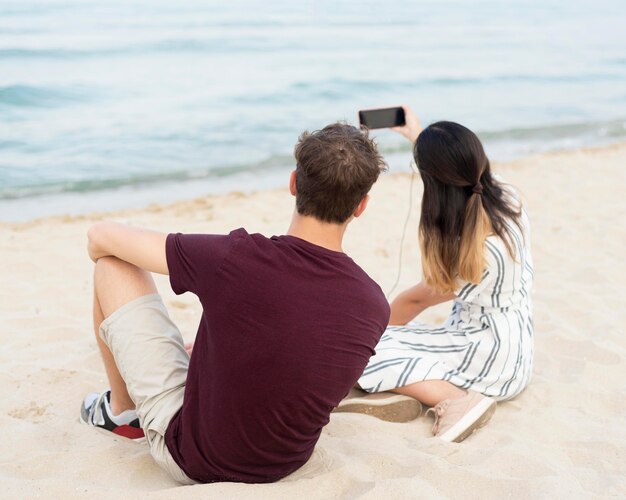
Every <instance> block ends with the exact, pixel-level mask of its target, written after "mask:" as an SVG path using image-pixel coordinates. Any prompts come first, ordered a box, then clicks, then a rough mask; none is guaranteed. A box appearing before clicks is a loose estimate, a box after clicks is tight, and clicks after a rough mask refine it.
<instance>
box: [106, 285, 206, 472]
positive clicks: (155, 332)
mask: <svg viewBox="0 0 626 500" xmlns="http://www.w3.org/2000/svg"><path fill="white" fill-rule="evenodd" d="M100 337H101V338H102V340H104V342H105V343H106V345H108V346H109V349H110V350H111V352H112V353H113V357H114V358H115V363H116V364H117V368H118V369H119V371H120V374H121V375H122V377H123V379H124V381H125V382H126V386H127V387H128V394H130V397H131V398H132V400H133V401H134V402H135V405H136V406H137V415H138V416H139V422H140V423H141V427H142V428H143V430H144V432H145V434H146V439H147V441H148V445H149V446H150V453H151V454H152V457H153V458H154V460H155V461H156V463H157V464H159V465H160V466H161V467H162V468H163V469H165V470H166V471H167V472H168V473H169V474H170V476H171V477H172V478H174V479H175V480H176V481H177V482H179V483H182V484H194V483H195V481H193V480H192V479H190V478H189V477H187V476H186V475H185V473H184V472H183V471H182V470H181V468H180V467H179V466H178V465H177V464H176V462H175V461H174V459H173V458H172V455H171V454H170V452H169V450H168V449H167V446H166V445H165V430H166V429H167V426H168V424H169V423H170V420H171V419H172V417H173V416H174V415H175V414H176V412H177V411H178V410H179V409H180V408H181V407H182V406H183V394H184V392H185V381H186V379H187V369H188V367H189V355H188V354H187V351H185V345H184V342H183V337H182V335H181V334H180V331H179V330H178V328H177V327H176V325H175V324H174V323H173V322H172V320H171V319H170V317H169V315H168V313H167V309H166V308H165V304H163V301H162V300H161V296H160V295H158V294H152V295H144V296H142V297H139V298H137V299H135V300H133V301H131V302H129V303H128V304H125V305H123V306H122V307H120V308H119V309H118V310H117V311H115V312H114V313H113V314H111V316H109V317H108V318H106V319H105V320H104V321H103V322H102V324H101V325H100Z"/></svg>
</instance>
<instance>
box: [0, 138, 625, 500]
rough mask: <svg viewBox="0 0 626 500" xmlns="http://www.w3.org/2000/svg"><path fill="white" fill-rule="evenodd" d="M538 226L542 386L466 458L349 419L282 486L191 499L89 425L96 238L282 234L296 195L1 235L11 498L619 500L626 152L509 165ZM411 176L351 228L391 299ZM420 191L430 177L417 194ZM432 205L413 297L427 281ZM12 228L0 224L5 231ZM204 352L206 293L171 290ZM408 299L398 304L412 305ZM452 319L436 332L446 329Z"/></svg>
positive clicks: (500, 168)
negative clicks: (112, 230)
mask: <svg viewBox="0 0 626 500" xmlns="http://www.w3.org/2000/svg"><path fill="white" fill-rule="evenodd" d="M494 168H495V170H496V171H497V172H499V173H500V174H501V175H503V176H504V177H505V178H506V179H507V180H508V181H509V182H511V183H513V184H515V185H517V186H518V187H519V188H520V189H521V191H522V193H523V194H524V196H525V198H526V200H527V208H528V211H529V213H530V217H531V221H532V224H533V236H532V241H533V249H534V258H535V268H536V269H535V271H536V273H535V274H536V284H535V290H534V301H535V331H536V357H535V369H534V378H533V380H532V382H531V384H530V386H529V388H528V389H527V390H526V391H525V392H524V393H523V394H522V395H521V396H519V397H518V398H517V399H515V400H514V401H510V402H507V403H503V404H500V405H499V407H498V411H497V412H496V415H495V416H494V418H493V420H492V421H491V422H490V424H489V425H488V426H487V427H486V428H484V429H482V430H480V431H479V432H477V433H476V434H474V435H473V436H471V437H470V438H469V439H468V440H467V441H465V442H463V443H460V444H448V443H443V442H439V441H438V440H436V439H434V438H432V437H430V426H431V420H430V419H427V418H423V417H422V418H419V419H418V420H416V421H414V422H411V423H407V424H392V423H385V422H382V421H378V420H376V419H374V418H370V417H367V416H363V415H354V414H336V415H332V418H331V422H330V424H329V425H328V426H327V427H326V428H325V429H324V432H323V434H322V437H321V439H320V441H319V443H318V445H317V448H316V451H315V453H314V456H313V458H312V459H311V460H310V462H309V463H308V464H307V465H305V466H304V467H303V468H302V469H301V470H300V471H298V472H296V473H295V474H293V475H292V476H290V477H288V478H286V479H284V480H283V481H280V482H278V483H276V484H270V485H244V484H227V483H224V484H209V485H198V486H191V487H179V486H177V485H176V484H175V483H173V482H172V481H171V480H170V479H168V477H167V476H166V475H165V474H164V473H163V472H161V471H160V469H159V468H158V467H157V466H156V465H155V464H154V463H153V461H152V460H151V458H150V455H149V453H148V449H147V447H146V445H141V444H136V443H133V442H127V441H124V440H123V439H121V438H113V437H112V436H110V435H106V434H104V433H100V432H96V431H95V430H94V429H92V428H89V427H87V426H83V425H80V424H79V423H78V421H77V417H78V409H79V404H80V401H81V398H82V397H83V395H84V394H85V393H87V392H91V391H94V390H101V389H102V388H104V387H105V386H106V382H105V377H104V370H103V367H102V364H101V362H100V359H99V356H98V352H97V350H96V344H95V341H94V338H93V333H92V330H91V319H90V307H91V283H92V278H91V271H92V263H91V261H90V260H89V258H88V257H87V254H86V251H85V245H86V238H85V233H86V231H87V228H88V227H89V225H90V224H91V223H93V222H94V221H95V220H100V219H102V218H107V219H113V220H117V221H125V222H128V223H132V224H135V225H141V226H146V227H150V228H153V229H157V230H162V231H182V232H215V233H223V232H227V231H229V230H231V229H233V228H236V227H239V226H245V227H246V228H247V229H248V231H250V232H255V231H258V232H262V233H264V234H267V235H271V234H281V233H282V232H284V231H285V230H286V228H287V225H288V223H289V219H290V214H291V209H292V206H293V199H292V198H291V197H290V196H289V195H288V192H287V190H286V189H279V190H273V191H266V192H258V193H253V194H250V195H243V194H237V193H231V194H228V195H223V196H212V197H208V198H205V199H198V200H191V201H186V202H182V203H177V204H174V205H171V206H158V205H154V206H150V207H147V208H145V209H143V210H133V211H124V212H116V213H111V214H101V215H91V216H86V217H80V218H69V217H56V218H49V219H44V220H38V221H33V222H28V223H23V224H13V225H9V224H0V277H1V278H2V283H3V286H2V288H0V496H2V497H6V498H29V497H37V496H38V497H43V498H48V497H51V498H64V499H65V498H85V496H86V495H89V496H90V497H96V498H137V497H140V498H144V497H145V498H164V499H165V498H167V499H170V498H201V497H202V498H205V497H217V498H293V497H296V496H298V497H301V498H323V499H330V498H355V497H358V498H371V499H378V498H433V497H447V498H473V497H484V498H503V497H510V498H565V497H567V498H570V499H571V498H590V497H591V498H594V497H595V498H602V497H619V496H626V364H625V359H624V358H625V355H626V337H625V335H624V326H623V325H625V324H626V307H625V306H624V301H625V300H626V294H625V292H624V290H623V289H624V278H626V264H625V263H624V255H625V249H626V199H625V197H624V194H623V190H624V187H626V174H625V172H626V144H623V145H616V146H611V147H606V148H598V149H585V150H577V151H571V152H562V153H552V154H546V155H541V156H534V157H529V158H525V159H522V160H519V161H514V162H511V163H507V164H499V165H498V164H497V165H495V166H494ZM409 186H410V175H408V174H407V175H401V174H400V175H386V176H384V177H383V178H382V179H381V180H380V182H379V183H378V184H377V185H376V186H375V188H374V190H373V192H372V199H371V203H370V206H369V207H368V210H367V211H366V213H365V214H364V215H363V216H362V218H360V219H358V220H357V221H355V222H354V223H353V224H352V227H351V228H350V229H349V232H348V235H347V239H346V242H345V249H346V251H347V252H348V253H349V254H350V255H351V256H353V258H354V259H355V260H356V261H357V262H358V263H360V264H361V265H362V267H364V269H365V270H366V271H367V272H369V273H370V275H371V276H372V277H373V278H374V279H375V280H377V281H378V282H379V283H380V284H381V286H382V287H383V289H384V290H385V291H389V289H390V288H391V286H392V284H393V282H394V281H395V279H396V274H397V269H398V254H399V246H400V235H401V232H402V226H403V223H404V219H405V217H406V214H407V210H408V202H409ZM420 192H421V182H420V181H419V179H416V182H415V184H414V197H415V199H419V195H420ZM418 205H419V204H418V203H414V204H413V211H412V216H411V218H410V221H409V226H408V227H409V229H408V231H407V237H406V241H405V245H404V254H403V259H402V260H403V263H402V274H401V279H400V285H399V287H398V290H397V291H399V290H401V289H402V288H403V287H406V286H409V285H411V284H413V283H414V282H416V281H417V280H418V279H419V274H420V270H419V258H418V252H417V244H416V228H417V221H418V218H417V216H418V208H419V206H418ZM0 218H1V217H0ZM157 285H158V286H159V288H160V290H161V291H162V292H163V295H164V298H165V302H166V304H167V305H168V307H169V308H170V311H171V314H172V316H173V318H174V320H175V321H176V322H177V323H178V324H179V325H180V327H181V328H182V331H183V333H184V336H185V338H186V339H187V340H191V339H193V336H194V334H195V329H196V325H197V321H198V317H199V310H200V309H199V304H198V302H197V301H196V299H195V297H194V296H191V295H188V296H182V297H176V296H175V295H174V294H173V292H171V290H170V289H169V287H168V284H167V280H166V279H165V278H163V277H159V278H158V279H157ZM397 291H396V293H397ZM447 310H448V306H447V305H442V306H438V307H437V308H436V309H434V310H432V311H427V312H426V313H425V314H424V318H425V319H427V320H430V321H441V320H443V319H444V317H445V315H446V313H447Z"/></svg>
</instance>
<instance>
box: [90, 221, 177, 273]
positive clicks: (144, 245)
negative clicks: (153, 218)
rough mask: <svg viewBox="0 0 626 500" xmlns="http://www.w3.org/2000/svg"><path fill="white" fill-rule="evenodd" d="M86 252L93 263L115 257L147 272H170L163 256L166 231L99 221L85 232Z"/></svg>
mask: <svg viewBox="0 0 626 500" xmlns="http://www.w3.org/2000/svg"><path fill="white" fill-rule="evenodd" d="M87 238H88V239H89V244H88V247H87V249H88V252H89V257H91V260H93V261H94V262H96V261H97V260H98V259H100V258H102V257H108V256H112V257H117V258H118V259H120V260H123V261H125V262H128V263H130V264H134V265H136V266H137V267H140V268H141V269H145V270H146V271H150V272H154V273H159V274H169V270H168V267H167V259H166V256H165V240H166V239H167V234H165V233H158V232H156V231H148V230H145V229H139V228H135V227H130V226H126V225H124V224H117V223H115V222H98V223H97V224H94V225H93V226H91V227H90V228H89V231H87Z"/></svg>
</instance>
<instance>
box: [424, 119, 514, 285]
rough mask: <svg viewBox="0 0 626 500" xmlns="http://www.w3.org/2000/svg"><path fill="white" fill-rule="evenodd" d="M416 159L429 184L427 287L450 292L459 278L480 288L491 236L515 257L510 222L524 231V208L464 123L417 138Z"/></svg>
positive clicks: (432, 128)
mask: <svg viewBox="0 0 626 500" xmlns="http://www.w3.org/2000/svg"><path fill="white" fill-rule="evenodd" d="M413 155H414V157H415V162H416V163H417V166H418V168H419V171H420V173H421V177H422V181H423V182H424V195H423V199H422V215H421V218H420V226H419V238H420V247H421V251H422V270H423V273H424V280H425V282H426V284H428V285H429V286H430V287H431V288H433V289H435V290H437V291H439V292H441V293H449V292H452V291H454V290H455V289H456V288H457V278H461V279H463V280H466V281H469V282H471V283H479V282H480V280H481V277H482V274H483V272H484V270H485V266H486V259H485V248H484V247H485V240H486V238H487V236H489V235H490V234H495V235H497V236H499V237H500V238H501V239H502V241H503V242H504V244H505V245H506V247H507V249H508V251H509V254H510V255H511V257H513V258H514V257H515V250H514V248H515V247H514V244H513V239H512V234H511V232H510V231H511V230H510V227H509V226H508V225H507V222H508V221H512V222H514V223H515V224H516V225H517V226H518V227H519V226H520V222H519V217H520V214H521V207H519V206H515V202H514V201H513V200H512V199H511V197H510V195H509V194H507V193H506V191H505V189H504V187H503V186H502V184H500V183H498V182H497V181H496V180H495V179H494V178H493V176H492V175H491V168H490V166H489V160H488V158H487V155H486V154H485V151H484V149H483V146H482V144H481V142H480V140H479V139H478V137H477V136H476V134H474V133H473V132H472V131H471V130H469V129H468V128H466V127H464V126H463V125H459V124H458V123H454V122H447V121H441V122H437V123H433V124H432V125H430V126H429V127H427V128H426V129H424V130H423V131H422V133H421V134H420V135H419V137H418V138H417V141H416V142H415V147H414V150H413Z"/></svg>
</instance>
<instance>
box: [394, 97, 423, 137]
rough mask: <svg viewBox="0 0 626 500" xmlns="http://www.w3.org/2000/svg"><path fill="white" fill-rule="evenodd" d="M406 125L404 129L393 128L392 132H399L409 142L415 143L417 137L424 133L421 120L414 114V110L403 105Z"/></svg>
mask: <svg viewBox="0 0 626 500" xmlns="http://www.w3.org/2000/svg"><path fill="white" fill-rule="evenodd" d="M402 108H403V109H404V120H405V124H404V125H403V126H402V127H392V128H391V130H393V131H394V132H398V133H399V134H402V135H403V136H404V137H406V138H407V139H408V140H409V141H411V142H415V141H416V140H417V136H418V135H420V132H421V131H422V125H421V124H420V121H419V118H418V117H417V116H416V115H415V113H413V110H412V109H411V108H409V107H408V106H406V105H403V106H402Z"/></svg>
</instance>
